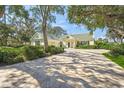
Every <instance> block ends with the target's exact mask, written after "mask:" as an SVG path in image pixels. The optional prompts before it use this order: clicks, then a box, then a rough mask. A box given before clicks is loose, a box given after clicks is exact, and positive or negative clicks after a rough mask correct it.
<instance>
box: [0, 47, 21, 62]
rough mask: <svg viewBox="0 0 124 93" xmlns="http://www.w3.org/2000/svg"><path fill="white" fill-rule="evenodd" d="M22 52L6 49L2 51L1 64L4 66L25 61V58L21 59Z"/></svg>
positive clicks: (0, 55)
mask: <svg viewBox="0 0 124 93" xmlns="http://www.w3.org/2000/svg"><path fill="white" fill-rule="evenodd" d="M19 54H20V50H19V49H16V48H10V47H4V48H1V49H0V62H2V64H4V63H5V64H11V63H17V62H21V61H23V58H19V57H18V55H19Z"/></svg>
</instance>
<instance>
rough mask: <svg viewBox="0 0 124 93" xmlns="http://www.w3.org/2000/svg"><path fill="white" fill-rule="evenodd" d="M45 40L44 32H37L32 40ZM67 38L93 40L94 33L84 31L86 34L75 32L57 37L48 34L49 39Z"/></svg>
mask: <svg viewBox="0 0 124 93" xmlns="http://www.w3.org/2000/svg"><path fill="white" fill-rule="evenodd" d="M39 39H40V40H43V33H41V32H36V33H35V34H34V35H33V36H32V38H31V40H39ZM65 39H75V40H78V41H91V40H93V35H92V34H90V33H84V34H73V35H63V36H61V38H57V37H55V36H54V35H51V34H48V40H65Z"/></svg>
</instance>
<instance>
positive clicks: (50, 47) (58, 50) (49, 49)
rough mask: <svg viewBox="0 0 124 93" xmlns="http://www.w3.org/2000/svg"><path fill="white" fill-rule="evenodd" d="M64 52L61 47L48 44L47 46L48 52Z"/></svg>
mask: <svg viewBox="0 0 124 93" xmlns="http://www.w3.org/2000/svg"><path fill="white" fill-rule="evenodd" d="M62 52H64V48H63V47H55V46H49V47H48V53H50V54H58V53H62Z"/></svg>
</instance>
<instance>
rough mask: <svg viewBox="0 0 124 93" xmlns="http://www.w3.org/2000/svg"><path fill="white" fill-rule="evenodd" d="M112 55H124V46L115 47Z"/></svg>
mask: <svg viewBox="0 0 124 93" xmlns="http://www.w3.org/2000/svg"><path fill="white" fill-rule="evenodd" d="M110 53H111V54H112V55H124V44H119V45H116V46H114V47H113V48H112V49H111V51H110Z"/></svg>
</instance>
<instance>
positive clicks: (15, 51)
mask: <svg viewBox="0 0 124 93" xmlns="http://www.w3.org/2000/svg"><path fill="white" fill-rule="evenodd" d="M62 52H64V48H62V47H55V46H49V47H48V51H47V52H45V50H44V47H42V46H22V47H17V48H15V47H0V65H9V64H14V63H19V62H24V61H26V60H33V59H37V58H42V57H45V56H50V55H53V54H58V53H62Z"/></svg>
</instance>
